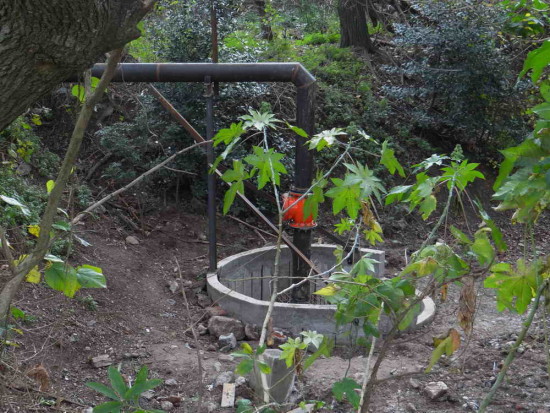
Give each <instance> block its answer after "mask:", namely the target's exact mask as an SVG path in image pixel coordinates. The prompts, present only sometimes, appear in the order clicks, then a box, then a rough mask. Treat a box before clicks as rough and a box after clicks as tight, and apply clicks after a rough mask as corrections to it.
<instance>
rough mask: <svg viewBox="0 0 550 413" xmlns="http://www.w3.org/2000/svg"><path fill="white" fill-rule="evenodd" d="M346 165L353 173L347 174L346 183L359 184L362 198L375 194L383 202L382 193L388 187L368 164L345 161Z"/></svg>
mask: <svg viewBox="0 0 550 413" xmlns="http://www.w3.org/2000/svg"><path fill="white" fill-rule="evenodd" d="M344 165H345V167H346V168H347V169H348V170H349V171H350V172H351V174H347V175H346V177H345V181H344V182H345V184H346V185H348V186H351V185H356V184H357V185H359V188H360V189H361V194H360V196H361V199H365V198H367V197H369V196H372V195H374V196H375V197H376V199H378V201H379V202H380V203H382V201H381V198H382V197H381V194H383V193H385V192H386V189H385V188H384V186H383V185H382V181H381V180H380V179H378V178H377V177H376V176H375V175H374V172H373V171H372V170H370V169H369V167H368V166H367V165H361V164H359V163H358V164H355V165H353V164H349V163H345V164H344Z"/></svg>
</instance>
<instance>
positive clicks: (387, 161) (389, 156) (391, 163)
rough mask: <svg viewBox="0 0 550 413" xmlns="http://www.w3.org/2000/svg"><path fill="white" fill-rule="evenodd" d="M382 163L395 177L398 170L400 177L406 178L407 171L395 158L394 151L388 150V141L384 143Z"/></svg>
mask: <svg viewBox="0 0 550 413" xmlns="http://www.w3.org/2000/svg"><path fill="white" fill-rule="evenodd" d="M380 163H381V164H382V165H384V166H385V167H386V169H387V170H388V171H389V172H390V173H391V174H392V175H393V174H394V173H395V171H396V170H397V171H398V172H399V176H401V177H402V178H404V177H405V171H404V170H403V167H402V166H401V164H400V163H399V161H398V160H397V158H396V157H395V152H394V150H393V149H390V148H388V141H387V140H386V141H384V142H383V143H382V154H381V158H380Z"/></svg>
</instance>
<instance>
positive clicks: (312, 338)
mask: <svg viewBox="0 0 550 413" xmlns="http://www.w3.org/2000/svg"><path fill="white" fill-rule="evenodd" d="M300 334H301V335H302V336H303V337H304V339H303V340H304V344H306V345H307V346H309V345H310V344H313V345H314V346H315V348H317V349H318V348H320V346H321V344H322V343H323V338H324V336H323V335H322V334H319V333H318V332H317V331H302V332H301V333H300Z"/></svg>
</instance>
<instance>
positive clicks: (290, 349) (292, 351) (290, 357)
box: [279, 337, 307, 367]
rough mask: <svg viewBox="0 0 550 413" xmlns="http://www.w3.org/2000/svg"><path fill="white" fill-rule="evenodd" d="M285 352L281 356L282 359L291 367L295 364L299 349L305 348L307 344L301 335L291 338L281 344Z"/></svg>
mask: <svg viewBox="0 0 550 413" xmlns="http://www.w3.org/2000/svg"><path fill="white" fill-rule="evenodd" d="M279 348H281V350H283V352H282V353H281V355H280V356H279V359H280V360H284V361H285V363H286V366H287V367H290V366H292V365H293V364H294V358H295V356H296V351H297V350H305V349H306V348H307V345H306V344H305V343H304V342H302V339H301V338H300V337H298V338H296V339H293V338H289V339H288V340H287V342H286V343H284V344H282V345H280V346H279Z"/></svg>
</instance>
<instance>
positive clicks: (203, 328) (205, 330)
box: [197, 324, 208, 336]
mask: <svg viewBox="0 0 550 413" xmlns="http://www.w3.org/2000/svg"><path fill="white" fill-rule="evenodd" d="M197 332H198V333H199V335H200V336H205V335H206V334H208V328H206V326H205V325H204V324H199V325H198V326H197Z"/></svg>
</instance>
